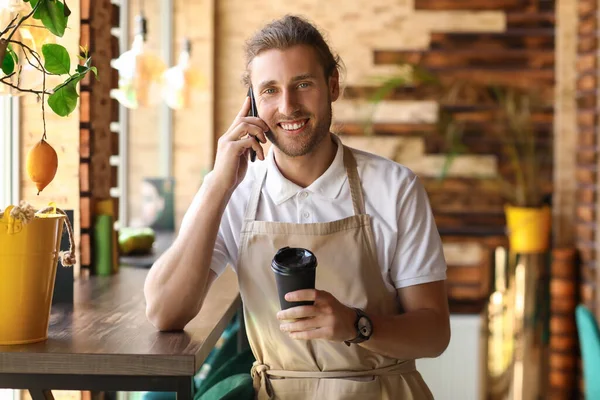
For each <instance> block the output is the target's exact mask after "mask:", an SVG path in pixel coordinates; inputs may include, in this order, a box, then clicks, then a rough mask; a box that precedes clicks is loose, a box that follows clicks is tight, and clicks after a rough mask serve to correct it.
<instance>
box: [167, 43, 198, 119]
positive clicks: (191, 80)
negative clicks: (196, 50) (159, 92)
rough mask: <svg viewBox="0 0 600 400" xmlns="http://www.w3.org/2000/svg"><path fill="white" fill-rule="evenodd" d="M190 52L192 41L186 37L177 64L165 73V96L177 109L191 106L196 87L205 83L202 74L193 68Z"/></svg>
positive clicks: (170, 105)
mask: <svg viewBox="0 0 600 400" xmlns="http://www.w3.org/2000/svg"><path fill="white" fill-rule="evenodd" d="M190 53H191V43H190V41H189V39H186V40H185V41H184V45H183V50H182V52H181V53H180V54H179V59H178V62H177V65H175V66H174V67H172V68H169V69H168V70H166V71H165V73H164V74H163V98H164V100H165V102H166V103H167V105H168V106H169V107H171V108H172V109H175V110H179V109H182V108H187V107H189V106H190V105H191V104H192V94H193V93H195V89H200V88H201V87H202V86H203V83H204V82H203V77H202V74H200V72H199V71H196V70H195V69H193V68H192V64H191V60H190Z"/></svg>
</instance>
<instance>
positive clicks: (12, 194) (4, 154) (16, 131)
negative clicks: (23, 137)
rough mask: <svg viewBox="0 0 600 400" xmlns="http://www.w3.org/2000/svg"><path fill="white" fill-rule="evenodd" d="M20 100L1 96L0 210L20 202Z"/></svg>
mask: <svg viewBox="0 0 600 400" xmlns="http://www.w3.org/2000/svg"><path fill="white" fill-rule="evenodd" d="M19 139H20V126H19V98H18V97H11V96H0V146H1V147H0V209H1V208H5V207H6V206H8V205H11V204H18V202H19V187H20V185H19V179H20V176H19V167H20V162H19V161H20V157H19V142H20V140H19Z"/></svg>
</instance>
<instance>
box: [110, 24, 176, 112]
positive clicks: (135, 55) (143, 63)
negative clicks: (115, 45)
mask: <svg viewBox="0 0 600 400" xmlns="http://www.w3.org/2000/svg"><path fill="white" fill-rule="evenodd" d="M137 23H138V29H137V34H136V35H135V37H134V39H133V43H132V45H131V50H128V51H126V52H124V53H123V54H121V56H120V57H119V58H118V59H116V60H114V62H113V63H112V66H113V68H115V69H116V70H118V71H119V88H118V89H116V90H114V91H113V92H112V93H113V97H114V98H115V99H117V101H119V103H121V104H122V105H124V106H125V107H127V108H134V109H135V108H138V107H148V106H153V105H156V104H158V103H159V102H160V83H161V82H160V80H161V75H162V73H163V72H164V70H165V64H164V62H163V61H162V60H161V59H160V58H159V57H157V56H156V55H155V54H154V53H152V52H150V51H148V50H147V49H146V33H147V30H146V19H145V18H144V17H143V16H138V18H137Z"/></svg>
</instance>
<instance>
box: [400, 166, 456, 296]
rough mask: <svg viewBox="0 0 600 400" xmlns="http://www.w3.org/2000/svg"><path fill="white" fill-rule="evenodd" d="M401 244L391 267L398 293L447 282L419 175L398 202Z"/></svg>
mask: <svg viewBox="0 0 600 400" xmlns="http://www.w3.org/2000/svg"><path fill="white" fill-rule="evenodd" d="M397 215H398V225H397V226H398V242H397V246H396V252H395V253H394V257H393V260H392V264H391V266H390V278H391V280H392V281H393V282H394V286H395V287H396V288H397V289H400V288H403V287H407V286H412V285H418V284H422V283H429V282H434V281H440V280H444V279H446V269H447V267H446V260H445V258H444V251H443V247H442V241H441V238H440V234H439V232H438V229H437V226H436V224H435V219H434V217H433V212H432V211H431V206H430V203H429V198H428V196H427V192H426V191H425V188H424V187H423V184H422V183H421V181H420V180H419V178H418V177H417V176H416V175H415V176H414V177H413V179H412V181H411V182H410V183H409V184H408V185H407V187H406V190H405V191H404V193H403V194H402V195H401V196H400V201H399V202H398V209H397Z"/></svg>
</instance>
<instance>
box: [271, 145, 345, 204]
mask: <svg viewBox="0 0 600 400" xmlns="http://www.w3.org/2000/svg"><path fill="white" fill-rule="evenodd" d="M331 136H332V137H333V140H334V141H335V143H336V144H337V151H336V153H335V158H334V159H333V162H332V163H331V165H330V166H329V168H327V170H326V171H325V172H324V173H323V174H322V175H321V176H320V177H318V178H317V179H316V180H315V181H314V182H313V183H312V184H310V185H309V186H308V187H307V188H305V189H303V188H302V187H300V186H298V185H296V184H295V183H293V182H291V181H289V180H288V179H286V178H285V177H284V176H283V175H282V174H281V172H280V171H279V168H278V167H277V164H276V163H275V156H274V154H273V146H271V149H269V153H268V155H267V160H266V161H267V177H266V182H265V186H266V189H267V192H268V193H269V196H271V199H273V201H274V202H275V204H277V205H279V204H281V203H283V202H284V201H286V200H289V199H290V198H292V197H293V196H295V195H296V194H297V193H298V192H300V191H302V190H306V191H309V192H312V193H315V194H319V195H321V196H324V197H327V198H330V199H335V198H336V197H337V196H338V195H339V193H340V191H341V190H342V186H343V185H344V182H346V179H347V178H348V175H347V174H346V168H345V167H344V149H343V146H342V142H341V140H340V138H338V137H337V136H336V135H333V134H332V135H331Z"/></svg>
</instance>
